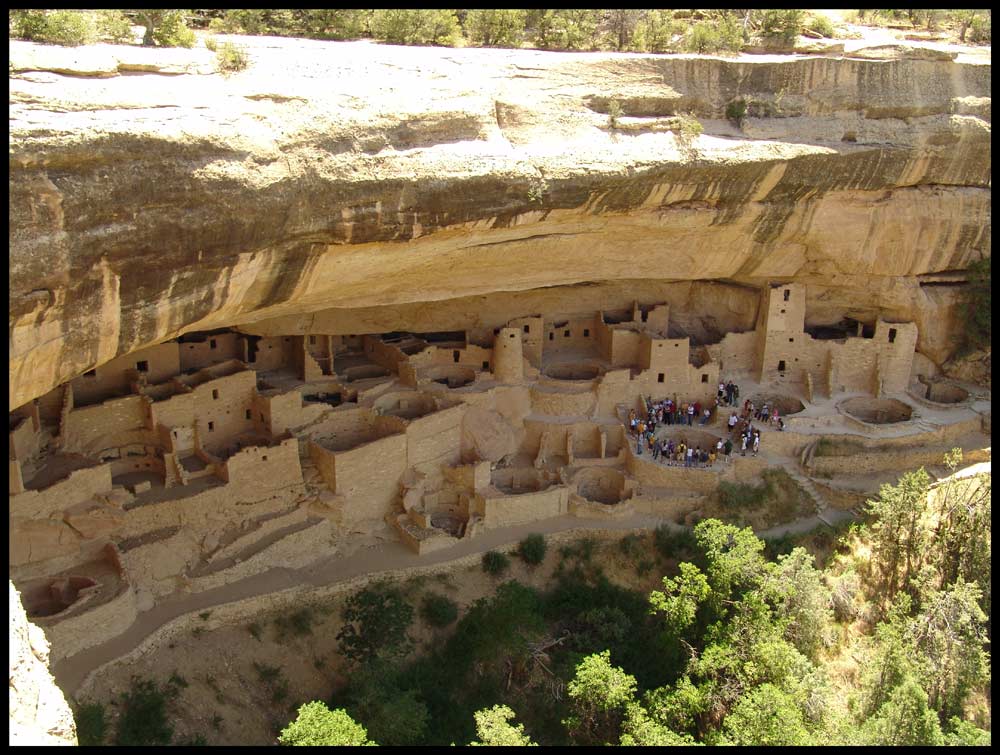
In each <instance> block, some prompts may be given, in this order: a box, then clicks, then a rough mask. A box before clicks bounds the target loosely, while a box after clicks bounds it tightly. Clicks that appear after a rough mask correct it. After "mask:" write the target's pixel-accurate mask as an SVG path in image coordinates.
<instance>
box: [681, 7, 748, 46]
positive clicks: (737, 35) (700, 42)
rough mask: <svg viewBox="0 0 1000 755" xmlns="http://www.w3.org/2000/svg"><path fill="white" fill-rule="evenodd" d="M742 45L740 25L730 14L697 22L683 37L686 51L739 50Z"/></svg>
mask: <svg viewBox="0 0 1000 755" xmlns="http://www.w3.org/2000/svg"><path fill="white" fill-rule="evenodd" d="M742 46H743V34H742V32H741V30H740V25H739V23H738V22H737V21H736V19H735V18H732V17H730V16H725V17H723V18H722V19H719V20H717V21H711V22H709V21H701V22H699V23H697V24H695V25H694V26H692V27H691V29H690V30H689V31H688V34H687V36H686V37H685V39H684V49H685V50H687V51H688V52H700V53H713V52H739V51H740V48H741V47H742Z"/></svg>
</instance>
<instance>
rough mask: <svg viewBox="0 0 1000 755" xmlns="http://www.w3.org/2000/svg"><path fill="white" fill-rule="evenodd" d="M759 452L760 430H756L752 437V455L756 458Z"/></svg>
mask: <svg viewBox="0 0 1000 755" xmlns="http://www.w3.org/2000/svg"><path fill="white" fill-rule="evenodd" d="M759 450H760V430H758V431H757V432H756V433H755V434H754V436H753V455H754V456H756V455H757V452H758V451H759Z"/></svg>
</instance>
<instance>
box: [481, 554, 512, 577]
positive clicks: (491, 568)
mask: <svg viewBox="0 0 1000 755" xmlns="http://www.w3.org/2000/svg"><path fill="white" fill-rule="evenodd" d="M509 567H510V559H509V558H507V556H506V554H504V553H500V552H499V551H487V552H486V553H484V554H483V571H484V572H486V573H487V574H492V575H493V576H494V577H498V576H500V575H501V574H503V573H504V572H505V571H507V569H508V568H509Z"/></svg>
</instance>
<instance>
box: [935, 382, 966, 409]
mask: <svg viewBox="0 0 1000 755" xmlns="http://www.w3.org/2000/svg"><path fill="white" fill-rule="evenodd" d="M968 397H969V392H968V391H967V390H965V389H964V388H959V387H958V386H957V385H954V384H953V383H946V382H941V381H933V382H930V383H928V384H927V393H926V394H925V398H926V399H927V400H928V401H933V402H934V403H936V404H959V403H961V402H963V401H965V399H967V398H968Z"/></svg>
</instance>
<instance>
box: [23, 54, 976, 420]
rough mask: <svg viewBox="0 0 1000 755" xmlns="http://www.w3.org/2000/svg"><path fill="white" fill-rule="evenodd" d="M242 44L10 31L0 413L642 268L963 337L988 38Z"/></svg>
mask: <svg viewBox="0 0 1000 755" xmlns="http://www.w3.org/2000/svg"><path fill="white" fill-rule="evenodd" d="M240 43H241V44H245V45H246V47H247V48H248V52H249V56H250V61H251V65H250V67H249V69H247V70H246V71H244V72H241V73H238V74H235V75H231V76H228V77H227V76H223V75H220V74H218V73H216V72H215V71H214V55H213V54H212V53H210V52H208V51H207V50H206V49H204V48H202V49H196V50H152V49H141V48H131V47H112V46H107V45H97V46H92V47H87V48H77V49H64V48H56V47H48V46H41V45H35V44H32V43H27V42H14V41H11V43H10V55H11V65H10V162H9V166H10V172H9V187H10V189H9V190H10V202H9V222H10V231H9V234H10V257H9V265H10V266H9V272H10V279H9V293H10V304H9V334H10V346H9V358H10V361H9V375H10V388H9V404H10V409H14V408H16V407H19V406H21V405H23V404H24V403H25V402H28V401H30V400H32V399H34V398H36V397H39V396H41V395H43V394H45V393H47V392H48V391H50V390H52V389H53V388H55V387H57V386H59V385H60V384H62V383H65V382H66V381H68V380H70V379H72V378H74V377H76V376H78V375H80V374H81V373H83V372H85V371H87V370H90V369H92V368H94V367H95V366H98V365H101V364H104V363H106V362H108V361H109V360H111V359H112V358H114V357H116V356H119V355H123V354H127V353H130V352H132V351H135V350H137V349H140V348H143V347H146V346H149V345H152V344H155V343H159V342H161V341H164V340H166V339H170V338H175V337H177V336H178V335H180V334H182V333H185V332H189V331H195V330H201V331H203V330H209V329H212V328H219V327H238V328H239V329H241V330H243V331H245V332H247V333H260V334H269V333H285V334H288V333H308V332H320V333H345V334H347V333H352V334H353V333H363V332H381V331H387V330H394V329H398V330H414V331H419V330H449V329H459V328H461V329H469V328H472V327H494V326H495V323H500V322H502V321H504V320H505V319H507V318H512V317H517V316H521V315H524V314H530V313H532V312H539V311H546V312H573V311H578V310H579V311H590V310H592V309H595V308H600V307H602V306H605V305H609V304H610V303H613V304H614V306H623V305H624V303H625V302H626V301H628V300H630V299H631V298H634V297H633V294H634V292H636V291H642V292H643V293H646V292H647V291H649V290H655V291H656V292H657V295H658V296H659V297H661V298H662V299H666V300H669V301H670V302H671V305H672V306H673V307H675V311H677V308H679V309H680V311H683V312H688V313H691V314H692V316H694V315H698V316H700V317H702V318H703V319H702V321H701V322H702V323H704V321H705V320H711V321H712V322H714V323H715V325H716V327H717V328H718V329H720V330H723V331H724V330H726V329H729V328H739V329H749V328H751V327H752V325H753V319H754V317H755V312H753V311H749V310H747V309H746V307H744V306H743V305H744V302H745V301H749V300H750V298H753V300H755V297H747V296H745V295H743V294H741V293H740V292H746V291H747V290H748V289H757V288H760V287H762V286H765V285H767V283H768V282H771V281H780V282H789V281H795V282H800V283H805V284H808V291H809V301H808V305H807V313H808V323H807V324H812V325H823V324H826V323H835V322H838V321H840V320H841V319H842V318H844V317H851V318H854V319H856V320H865V321H873V320H874V319H875V318H876V317H883V318H886V319H891V320H896V321H904V320H905V321H913V322H915V323H916V324H917V327H918V329H919V341H918V343H917V350H918V352H919V353H921V354H922V355H923V356H924V357H926V359H927V360H929V362H930V363H934V365H937V366H940V365H942V364H943V363H944V362H945V361H946V360H948V359H949V358H951V357H952V356H953V355H954V352H955V350H956V347H957V346H958V344H959V342H960V340H961V338H960V336H961V330H962V327H963V326H962V324H961V319H960V317H959V315H958V312H959V307H960V301H961V294H962V284H963V281H964V277H963V273H962V272H961V271H963V270H964V269H965V268H966V267H967V266H968V265H969V264H970V263H971V262H974V261H975V260H978V259H980V258H981V257H984V256H989V254H990V249H991V227H992V226H991V209H990V208H991V204H990V200H991V169H990V161H991V146H990V145H991V141H990V137H991V126H990V113H991V99H990V97H991V95H990V92H991V65H990V58H989V55H988V51H987V54H986V55H973V54H967V53H955V52H950V53H949V52H942V51H940V50H933V49H920V48H907V47H904V46H896V47H887V48H869V49H864V50H856V51H854V52H852V53H848V54H845V53H842V52H838V53H827V54H825V55H783V56H779V55H757V56H741V57H737V58H716V57H707V56H691V55H674V56H662V55H638V54H613V53H581V54H564V53H547V52H538V51H530V50H517V51H515V50H482V49H437V48H401V47H392V46H385V45H375V44H371V43H367V42H352V43H335V42H317V41H308V40H289V39H273V38H255V39H241V40H240ZM695 120H696V121H697V122H698V123H699V124H700V127H701V129H702V133H700V134H699V133H696V132H697V129H696V128H692V127H691V126H692V124H693V122H694V121H695ZM491 318H492V319H491ZM692 329H695V328H694V326H692ZM715 335H718V333H716V334H715Z"/></svg>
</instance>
